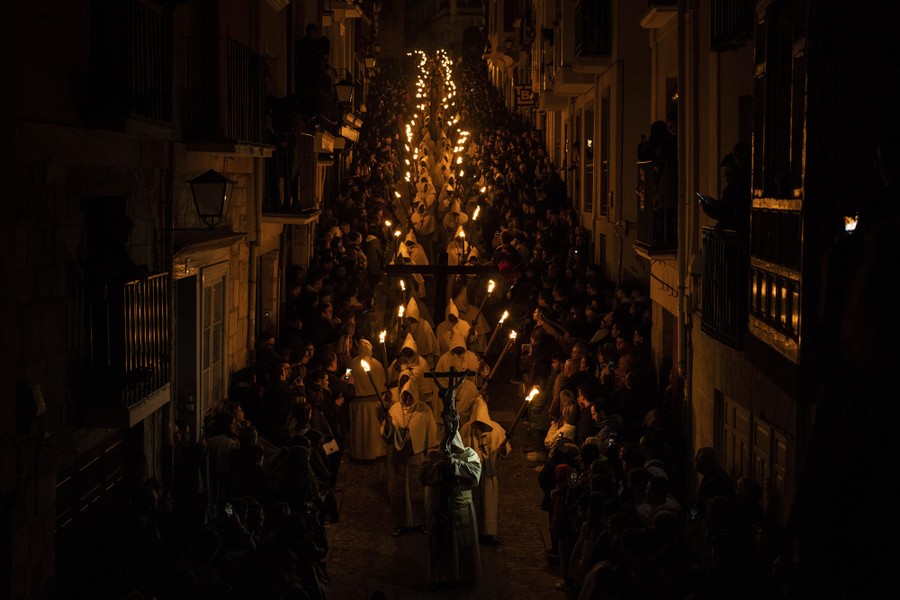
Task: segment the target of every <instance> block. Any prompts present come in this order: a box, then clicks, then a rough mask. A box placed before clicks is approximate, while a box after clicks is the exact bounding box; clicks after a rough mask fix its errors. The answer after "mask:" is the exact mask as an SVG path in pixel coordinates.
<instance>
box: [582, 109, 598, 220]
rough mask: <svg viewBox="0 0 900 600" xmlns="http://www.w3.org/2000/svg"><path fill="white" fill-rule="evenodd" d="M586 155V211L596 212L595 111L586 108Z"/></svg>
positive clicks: (584, 160) (584, 135)
mask: <svg viewBox="0 0 900 600" xmlns="http://www.w3.org/2000/svg"><path fill="white" fill-rule="evenodd" d="M582 139H583V140H584V148H583V152H584V157H583V158H582V164H583V165H584V212H586V213H588V214H591V213H593V212H594V201H595V200H594V111H593V109H590V108H589V109H586V110H585V111H584V133H583V134H582Z"/></svg>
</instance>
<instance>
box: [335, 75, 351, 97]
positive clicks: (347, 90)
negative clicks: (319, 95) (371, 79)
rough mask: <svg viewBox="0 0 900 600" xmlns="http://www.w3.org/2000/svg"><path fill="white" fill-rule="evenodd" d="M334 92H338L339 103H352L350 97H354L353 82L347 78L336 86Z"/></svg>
mask: <svg viewBox="0 0 900 600" xmlns="http://www.w3.org/2000/svg"><path fill="white" fill-rule="evenodd" d="M334 90H335V92H337V99H338V102H340V103H341V104H349V103H350V97H351V96H352V95H353V82H352V81H350V80H348V79H347V77H346V76H345V77H344V78H343V79H341V80H340V81H338V82H337V83H336V84H334Z"/></svg>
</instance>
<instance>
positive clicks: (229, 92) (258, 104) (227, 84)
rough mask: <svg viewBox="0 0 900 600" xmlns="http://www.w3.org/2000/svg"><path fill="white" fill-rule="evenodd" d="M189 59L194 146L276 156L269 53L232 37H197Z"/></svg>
mask: <svg viewBox="0 0 900 600" xmlns="http://www.w3.org/2000/svg"><path fill="white" fill-rule="evenodd" d="M188 64H189V70H190V77H189V83H188V117H187V132H188V139H189V143H188V150H192V151H199V152H204V151H206V152H230V153H236V154H242V155H247V156H271V154H272V147H271V146H269V145H268V144H269V139H268V137H267V132H266V104H265V73H266V67H265V59H264V58H263V56H262V55H260V54H257V53H256V52H254V51H252V50H250V49H249V48H247V47H246V46H244V45H243V44H240V43H238V42H236V41H235V40H233V39H230V38H191V39H189V40H188Z"/></svg>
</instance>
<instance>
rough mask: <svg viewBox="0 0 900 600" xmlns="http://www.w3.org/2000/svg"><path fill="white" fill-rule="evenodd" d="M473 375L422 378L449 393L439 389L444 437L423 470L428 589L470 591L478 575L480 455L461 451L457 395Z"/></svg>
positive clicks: (459, 373)
mask: <svg viewBox="0 0 900 600" xmlns="http://www.w3.org/2000/svg"><path fill="white" fill-rule="evenodd" d="M469 375H472V372H471V371H468V370H467V371H456V370H455V369H454V368H452V367H451V368H450V371H447V372H443V373H435V372H434V371H432V372H431V373H428V374H426V377H429V378H434V379H435V382H438V381H439V380H438V379H437V378H442V379H443V378H447V382H448V383H447V387H444V386H443V385H441V384H440V383H437V385H438V393H439V394H440V395H441V398H442V400H443V404H444V410H443V412H442V413H441V420H442V421H443V423H444V437H443V440H442V442H441V445H440V449H439V450H435V451H433V452H431V453H430V454H429V455H428V457H427V458H426V460H425V464H423V465H422V474H421V476H420V480H421V482H422V484H423V485H425V486H427V487H428V490H429V494H428V495H427V496H428V501H427V507H426V511H427V512H426V523H427V532H428V544H427V558H428V560H427V569H426V572H427V576H428V585H429V586H430V587H432V588H437V587H460V586H467V585H473V584H474V583H475V578H476V577H477V576H478V575H479V574H480V573H481V555H480V554H479V550H478V518H477V516H476V514H475V505H474V504H473V502H472V491H471V490H472V488H474V487H476V486H477V485H478V481H479V478H480V477H481V461H480V460H479V458H478V453H477V452H475V450H473V449H472V448H468V447H466V446H465V445H463V442H462V438H461V437H460V436H459V413H458V412H457V410H456V393H457V391H458V390H459V386H460V385H462V382H463V381H464V380H465V378H466V377H467V376H469Z"/></svg>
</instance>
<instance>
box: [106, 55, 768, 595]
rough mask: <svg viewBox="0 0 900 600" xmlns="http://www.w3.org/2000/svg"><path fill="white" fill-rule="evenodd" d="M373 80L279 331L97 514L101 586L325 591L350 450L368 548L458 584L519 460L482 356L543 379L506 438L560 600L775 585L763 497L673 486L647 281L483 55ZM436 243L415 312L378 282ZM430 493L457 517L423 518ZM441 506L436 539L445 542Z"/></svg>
mask: <svg viewBox="0 0 900 600" xmlns="http://www.w3.org/2000/svg"><path fill="white" fill-rule="evenodd" d="M414 65H415V66H417V67H418V69H415V68H413V66H414ZM451 66H452V70H453V73H452V78H451V77H450V70H451ZM380 68H381V72H380V74H379V76H378V77H377V78H376V79H375V81H374V83H373V85H372V88H371V91H370V95H369V98H368V99H367V108H368V115H369V118H367V119H366V121H365V124H364V128H363V131H362V135H361V138H360V141H359V143H358V144H357V145H356V147H355V149H354V154H353V164H352V165H351V168H350V177H349V178H348V180H347V182H346V183H345V185H344V186H343V187H342V189H341V191H340V193H339V195H338V197H337V198H336V200H335V201H334V202H333V203H332V204H331V205H330V206H328V207H326V208H325V209H324V210H323V212H322V215H321V218H320V222H319V236H318V240H317V243H316V247H315V251H314V257H313V260H312V262H311V263H310V264H309V265H308V269H307V270H306V271H304V270H303V269H299V268H296V269H292V271H291V276H290V280H289V281H288V285H287V286H286V287H287V289H288V295H287V297H286V299H285V305H284V310H283V315H282V324H283V325H282V328H281V330H279V331H272V332H264V333H263V334H262V335H260V336H259V340H258V344H257V348H256V352H255V361H254V364H253V366H251V367H248V368H246V369H243V370H241V371H239V372H237V373H235V374H234V376H233V378H232V383H231V386H230V389H229V394H228V408H227V410H224V411H223V412H221V413H220V414H217V415H215V417H214V418H213V419H212V420H211V421H210V422H209V424H208V426H207V429H206V431H204V432H203V434H204V435H203V437H202V439H201V441H200V442H194V441H192V440H193V436H192V435H191V432H190V431H189V428H188V427H187V426H186V425H184V424H179V430H178V432H177V433H176V440H175V446H174V465H175V468H174V475H173V478H172V481H171V483H170V485H169V486H163V484H162V483H160V482H159V481H156V480H149V481H147V482H146V483H145V484H144V485H143V486H142V487H140V489H138V490H135V493H134V500H133V501H132V502H131V503H130V504H129V505H128V506H127V507H126V508H125V509H123V511H122V513H121V514H120V515H117V516H116V518H115V519H113V520H111V522H110V523H111V525H110V534H109V536H110V539H115V540H116V545H114V546H111V549H110V550H109V551H108V552H105V553H103V555H104V556H106V557H108V558H110V559H114V560H115V563H114V564H112V565H110V566H111V567H112V568H111V569H110V572H111V573H112V582H111V583H110V585H111V586H112V588H113V589H116V590H122V591H127V590H140V592H137V591H135V592H132V597H135V598H137V597H141V594H143V595H144V596H154V597H159V598H207V597H208V598H213V597H215V598H273V599H274V598H310V599H324V598H326V596H327V587H328V582H329V577H330V576H331V575H330V574H329V572H328V569H327V562H326V558H327V555H328V550H329V547H328V544H329V542H328V535H327V527H328V526H329V525H330V524H332V523H336V522H338V521H339V519H340V515H339V513H338V506H337V502H336V500H335V492H336V491H339V490H336V488H337V486H338V484H339V473H340V469H341V466H342V463H343V462H344V461H345V460H347V459H352V460H357V461H360V462H362V463H367V462H372V461H378V462H380V461H385V462H386V465H387V468H386V472H387V477H388V490H389V498H386V499H385V502H389V503H390V505H391V514H392V517H393V523H392V524H391V527H390V528H387V529H386V531H385V535H395V536H399V535H406V534H410V533H413V532H418V531H422V530H427V531H428V534H429V570H428V572H427V573H423V578H427V580H428V582H429V583H430V584H432V586H433V587H456V586H466V585H471V584H472V583H474V582H475V580H476V577H477V576H478V575H479V568H480V567H479V564H478V563H479V558H478V557H479V551H480V550H479V545H489V546H490V545H497V544H502V543H503V538H502V532H503V530H504V529H505V528H509V527H515V526H517V525H516V524H514V523H504V522H502V520H501V519H500V517H499V516H498V513H497V496H498V494H499V493H501V490H500V488H499V484H498V481H499V480H498V477H497V473H498V470H501V469H503V468H505V467H504V466H503V464H502V462H503V457H504V456H506V455H508V454H509V453H510V452H512V451H513V450H512V447H511V445H510V444H509V442H508V440H507V439H506V431H505V430H504V427H503V426H501V425H500V424H499V423H497V422H496V421H495V420H494V419H493V418H492V417H491V414H490V405H491V402H490V396H489V392H490V391H493V390H494V389H496V388H495V386H493V387H492V386H491V383H492V381H491V378H490V375H491V367H492V366H493V365H495V364H496V362H497V360H498V359H501V360H502V359H503V358H504V357H506V358H505V359H506V360H508V361H511V362H513V363H514V369H515V371H516V381H517V382H520V383H521V390H522V396H523V398H524V397H525V395H526V394H527V393H528V391H529V390H530V389H532V388H533V387H537V388H538V390H539V391H538V392H537V393H536V395H533V396H532V398H531V401H530V402H528V403H527V410H526V416H525V421H524V422H523V425H522V426H521V427H520V429H519V430H518V435H517V436H516V437H515V438H514V439H518V440H522V439H524V444H523V448H520V449H518V450H519V451H523V452H526V453H527V454H526V457H527V460H528V461H530V462H531V463H532V465H533V468H534V469H535V479H536V484H537V485H539V486H540V488H541V489H542V490H543V493H544V496H543V503H542V505H541V509H542V510H544V511H545V512H546V513H547V516H546V518H547V519H548V523H549V529H550V532H551V534H552V545H551V547H549V548H548V549H547V553H546V555H547V562H548V568H552V569H556V567H557V565H558V567H559V570H560V578H559V582H558V584H557V588H558V589H559V590H561V597H562V596H563V595H564V594H568V596H569V597H573V598H583V599H586V600H587V599H593V598H596V599H613V598H648V599H657V598H658V599H664V598H678V599H683V598H692V599H694V600H697V599H702V598H710V599H712V598H762V597H771V596H772V595H774V589H775V588H774V585H775V584H774V580H773V575H772V573H773V569H772V566H773V563H774V561H775V558H776V549H777V548H778V539H777V536H778V534H777V530H776V529H775V528H774V527H773V525H772V523H771V520H770V519H768V518H767V516H766V514H765V513H764V511H763V509H762V505H761V501H762V488H761V487H760V485H759V483H758V482H755V481H753V480H751V479H748V478H742V479H741V480H739V481H738V482H734V481H732V479H731V477H729V475H728V474H727V473H726V472H725V471H723V470H722V469H721V468H720V467H719V466H718V465H717V463H716V454H715V452H714V451H713V450H712V449H711V448H703V449H700V451H698V452H697V455H696V457H695V467H696V471H697V473H699V474H700V475H701V476H702V479H701V482H700V485H699V489H698V490H696V493H694V490H693V489H690V488H691V487H692V486H691V485H690V484H688V483H687V482H688V481H689V478H688V475H689V473H688V472H686V471H687V470H688V464H687V463H688V461H687V460H686V459H685V457H684V452H683V450H682V448H681V445H680V440H681V439H682V436H681V435H680V434H679V433H678V432H677V431H676V430H675V426H674V421H673V415H672V405H673V400H674V399H673V397H672V390H671V388H670V386H667V385H666V383H667V382H668V376H669V374H668V373H667V372H665V371H664V372H658V370H660V369H659V365H658V364H657V363H655V362H654V360H653V357H652V356H651V351H650V338H651V335H652V334H653V329H652V327H653V324H652V323H651V320H650V315H651V307H650V302H649V299H648V297H647V290H646V289H643V288H641V287H640V286H639V285H636V284H631V283H628V282H624V281H623V282H618V283H615V282H613V281H611V280H610V278H609V275H608V274H607V273H604V272H603V269H602V268H601V267H600V266H599V265H596V264H592V263H591V260H590V257H592V256H593V255H594V253H593V250H592V247H591V234H590V232H589V231H587V230H585V229H584V228H583V227H581V225H580V224H579V216H578V213H577V212H576V211H574V210H573V209H572V208H571V207H570V204H569V201H568V198H567V193H566V184H565V181H564V179H565V178H564V176H562V174H561V173H560V171H559V169H558V168H557V166H556V165H554V164H553V163H552V161H551V160H550V158H549V156H548V155H547V152H546V150H545V148H544V145H543V140H542V136H541V132H539V131H537V130H535V129H533V128H532V127H530V126H529V125H526V124H523V122H522V121H521V120H520V119H519V118H518V116H517V115H512V114H509V113H508V112H507V110H506V108H505V107H504V105H503V102H502V99H501V97H500V96H499V94H498V92H497V90H496V89H495V88H494V87H493V86H492V85H491V84H490V81H489V79H488V76H487V71H486V67H485V65H484V63H483V62H482V61H481V60H474V59H466V60H464V61H461V62H460V63H458V64H453V63H452V62H451V61H449V60H447V59H446V57H443V56H442V55H434V56H430V57H426V56H423V55H415V56H414V57H412V58H410V59H409V60H408V61H406V62H404V61H396V62H390V61H384V63H383V64H382V66H381V67H380ZM417 78H418V79H417ZM411 123H415V124H411ZM407 161H409V162H407ZM388 221H389V222H390V224H389V225H388V224H387V223H386V222H388ZM397 232H399V233H397ZM460 234H462V235H460ZM444 252H446V256H447V264H451V265H454V264H457V265H470V266H472V267H473V272H472V273H471V274H468V275H453V276H448V277H449V283H448V286H447V297H446V302H445V303H446V307H447V308H446V311H445V314H444V315H432V314H430V313H431V307H433V306H434V305H435V303H434V300H435V298H434V294H435V293H436V292H435V279H436V278H437V277H439V276H440V275H438V276H431V275H425V276H423V275H420V274H416V273H408V274H405V275H402V276H386V275H385V265H386V264H395V265H407V266H410V265H424V264H436V263H438V262H439V259H440V256H441V254H442V253H444ZM479 266H481V267H485V268H484V269H481V270H478V269H475V267H479ZM401 279H402V280H403V284H402V286H401V285H400V280H401ZM490 282H493V285H494V288H492V289H493V291H492V292H491V293H488V291H487V290H488V288H489V286H490V285H491V284H490ZM399 306H402V307H403V309H404V311H403V312H404V314H403V316H402V317H401V316H399V313H398V310H397V309H398V307H399ZM504 311H507V312H508V315H509V316H508V318H507V319H506V320H505V322H504V323H503V324H502V325H499V324H498V321H499V320H500V317H501V313H503V312H504ZM439 316H440V317H443V318H444V320H443V321H442V322H436V320H437V317H439ZM495 329H496V330H497V331H500V332H501V335H500V336H499V337H498V340H497V341H496V342H494V343H491V342H492V337H493V334H494V333H495ZM382 331H383V332H384V334H383V336H380V335H379V334H381V333H382ZM510 331H515V332H517V334H518V335H517V337H516V338H515V339H510V338H509V337H508V335H509V332H510ZM451 366H452V367H454V368H455V369H457V370H459V371H465V370H466V369H468V370H469V371H470V374H468V375H467V376H466V377H465V380H464V381H463V383H462V384H461V385H460V387H459V389H458V391H457V394H456V402H457V410H458V412H459V420H460V425H461V427H460V435H459V436H458V437H457V438H455V443H453V444H451V445H452V450H451V451H450V456H452V457H453V459H452V461H453V462H451V461H450V459H448V458H447V455H445V454H442V453H441V452H440V451H439V450H437V448H438V446H439V445H440V443H441V440H442V435H443V432H444V431H445V428H446V427H448V426H449V424H448V423H447V422H446V420H445V419H443V418H442V412H443V407H444V400H445V399H444V398H442V397H441V393H440V390H441V389H442V388H444V387H447V386H448V385H449V384H450V383H451V382H450V381H448V380H447V378H437V379H432V378H429V377H427V376H426V374H427V373H428V372H429V371H431V370H432V369H435V370H437V371H439V372H442V371H447V370H448V369H449V368H450V367H451ZM666 368H668V366H666V367H663V369H666ZM660 382H663V383H662V384H660ZM526 433H527V434H526ZM451 441H453V440H451ZM517 444H518V442H517ZM206 465H208V467H207V466H206ZM448 465H452V469H455V472H454V477H453V478H452V480H449V482H448V479H447V478H446V473H447V471H446V470H444V469H446V468H447V466H448ZM452 469H451V470H452ZM206 471H208V476H207V474H206ZM422 474H424V475H422ZM448 483H449V487H447V485H446V484H448ZM442 485H443V487H442ZM448 496H449V497H451V498H452V499H453V501H454V502H457V503H458V506H456V507H455V508H451V509H447V508H446V507H443V508H441V507H440V506H438V505H439V504H440V502H441V501H442V499H443V498H446V497H448ZM441 510H443V511H444V513H443V516H444V517H445V520H446V516H447V511H448V510H450V514H452V515H453V519H451V520H453V521H454V522H453V525H452V526H450V525H446V523H445V524H444V525H443V529H441V528H442V524H441V519H440V518H437V517H439V516H440V515H441V514H442V513H441V512H440V511H441ZM448 548H450V549H448Z"/></svg>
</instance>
